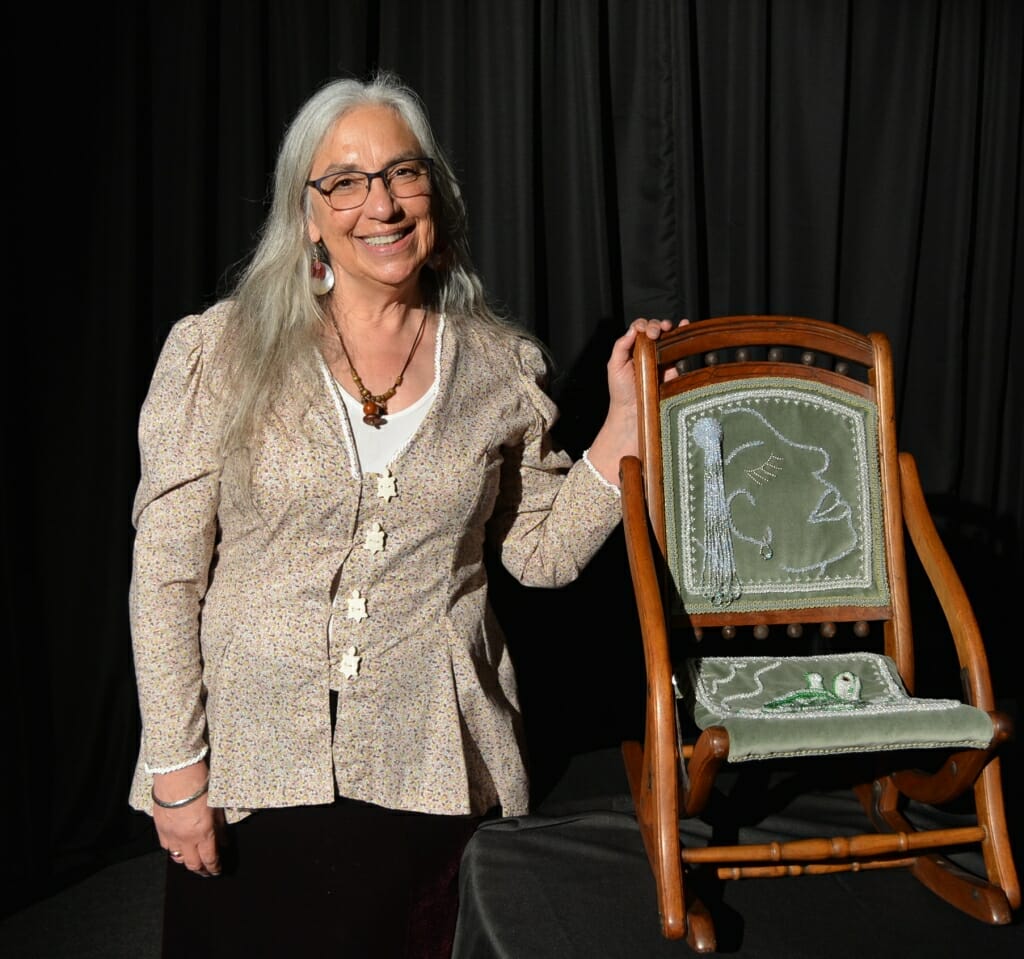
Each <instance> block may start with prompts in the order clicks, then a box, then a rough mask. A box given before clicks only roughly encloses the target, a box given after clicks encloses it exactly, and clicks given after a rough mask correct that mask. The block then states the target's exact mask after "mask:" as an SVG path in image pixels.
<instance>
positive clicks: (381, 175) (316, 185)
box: [306, 157, 434, 213]
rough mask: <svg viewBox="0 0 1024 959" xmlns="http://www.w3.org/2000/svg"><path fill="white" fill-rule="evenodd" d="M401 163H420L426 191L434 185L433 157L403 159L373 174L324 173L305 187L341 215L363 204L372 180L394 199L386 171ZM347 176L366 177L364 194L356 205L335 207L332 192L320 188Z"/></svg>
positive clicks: (356, 172)
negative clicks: (332, 201)
mask: <svg viewBox="0 0 1024 959" xmlns="http://www.w3.org/2000/svg"><path fill="white" fill-rule="evenodd" d="M403 163H422V164H424V165H425V166H426V168H427V169H426V176H427V188H428V190H429V189H430V188H431V187H432V186H433V184H434V158H433V157H404V158H403V159H401V160H394V161H393V162H391V163H389V164H388V165H387V166H386V167H381V169H379V170H377V171H376V172H375V173H370V172H369V171H367V170H335V171H334V172H333V173H325V174H324V175H323V176H318V177H317V178H316V179H315V180H307V181H306V186H311V187H313V189H314V190H316V192H317V193H319V194H320V196H322V197H323V198H324V202H325V203H326V204H327V205H328V206H329V207H330V208H331V209H332V210H334V211H336V212H338V213H341V212H343V211H344V210H355V209H357V208H358V207H361V206H362V205H363V204H364V203H365V202H366V198H367V197H368V196H369V195H370V189H371V187H372V186H373V181H374V180H380V181H382V182H383V184H384V189H385V190H387V191H388V195H389V196H392V197H394V196H395V194H394V193H392V192H391V181H390V180H389V179H388V176H387V175H388V171H389V170H393V169H394V168H395V167H397V166H401V165H402V164H403ZM346 174H349V175H356V174H357V175H359V176H364V177H366V193H365V194H364V196H363V198H362V199H361V200H360V201H359V202H358V203H353V204H352V206H345V207H336V206H335V205H334V204H333V203H331V194H332V193H333V192H334V191H333V190H325V189H324V188H323V186H322V184H323V182H324V180H330V179H331V178H332V177H339V176H345V175H346ZM427 195H428V194H426V193H410V194H409V196H408V197H398V199H409V197H414V196H427Z"/></svg>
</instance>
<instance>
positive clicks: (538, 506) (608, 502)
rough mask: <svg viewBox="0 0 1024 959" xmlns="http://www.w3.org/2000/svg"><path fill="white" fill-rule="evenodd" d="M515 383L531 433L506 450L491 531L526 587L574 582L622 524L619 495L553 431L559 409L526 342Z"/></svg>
mask: <svg viewBox="0 0 1024 959" xmlns="http://www.w3.org/2000/svg"><path fill="white" fill-rule="evenodd" d="M517 359H518V363H517V367H518V369H517V379H518V388H519V390H520V391H521V401H520V402H521V406H522V408H523V409H524V410H525V412H526V416H525V423H526V428H525V430H524V431H523V433H522V436H521V437H519V438H517V441H516V442H515V443H513V444H510V445H509V446H507V447H506V448H505V450H504V451H503V452H504V464H503V467H502V477H501V489H500V492H499V494H498V499H497V502H496V504H495V510H494V513H493V516H492V520H491V524H490V533H491V536H492V541H495V542H496V543H497V544H498V548H499V550H500V555H501V562H502V564H503V565H504V566H505V568H506V569H507V570H508V571H509V572H510V573H511V574H512V575H513V576H514V577H515V578H516V579H517V580H518V581H519V582H520V583H522V584H523V585H525V586H541V587H559V586H565V585H567V584H568V583H571V582H572V581H573V580H575V579H576V578H577V577H578V576H579V574H580V572H581V571H582V570H583V568H584V567H585V566H586V565H587V563H588V562H590V560H591V559H592V558H593V556H594V554H595V553H597V551H598V550H599V549H600V547H601V546H602V545H603V544H604V542H605V540H606V539H607V538H608V536H609V534H610V533H611V532H612V530H614V529H615V527H616V526H617V525H618V524H619V522H620V520H621V519H622V508H621V504H620V497H619V490H618V488H617V487H615V486H612V485H611V484H610V483H608V482H607V481H606V480H605V479H604V478H603V477H602V476H601V475H600V474H599V473H598V472H597V470H596V469H594V468H593V467H592V466H591V465H590V463H589V461H588V460H587V459H586V455H585V454H584V456H583V457H581V458H580V459H579V460H577V461H576V462H575V463H574V462H573V461H572V459H571V457H570V456H569V454H568V453H566V452H565V451H564V450H562V449H561V448H559V447H558V446H557V445H556V444H555V442H554V440H553V437H552V434H551V430H552V427H553V426H554V424H555V422H556V421H557V419H558V409H557V407H556V406H555V404H554V402H553V401H552V400H551V398H550V397H549V396H548V394H547V393H546V392H545V389H544V384H545V382H546V376H547V370H546V366H545V364H544V359H543V356H542V354H541V352H540V350H539V349H538V348H537V347H536V346H535V345H533V344H532V343H527V342H524V343H523V344H522V345H521V346H520V347H519V350H518V358H517Z"/></svg>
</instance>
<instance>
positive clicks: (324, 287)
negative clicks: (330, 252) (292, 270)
mask: <svg viewBox="0 0 1024 959" xmlns="http://www.w3.org/2000/svg"><path fill="white" fill-rule="evenodd" d="M309 285H310V287H311V289H312V290H313V294H314V296H326V295H327V294H328V293H330V292H331V290H333V289H334V271H333V270H332V269H331V267H330V265H329V264H328V263H326V262H325V261H324V259H323V254H322V253H321V250H320V244H319V243H317V244H316V245H314V247H313V261H312V263H310V264H309Z"/></svg>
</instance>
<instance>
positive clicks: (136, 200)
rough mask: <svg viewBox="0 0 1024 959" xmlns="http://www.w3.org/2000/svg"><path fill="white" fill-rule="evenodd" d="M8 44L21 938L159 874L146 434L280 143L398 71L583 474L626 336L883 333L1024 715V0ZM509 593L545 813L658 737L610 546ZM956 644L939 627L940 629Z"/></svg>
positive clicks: (1006, 702)
mask: <svg viewBox="0 0 1024 959" xmlns="http://www.w3.org/2000/svg"><path fill="white" fill-rule="evenodd" d="M6 19H7V29H6V30H5V31H4V32H5V34H6V36H5V44H6V45H7V46H8V48H9V49H8V51H7V52H8V57H7V58H6V62H7V63H8V65H9V67H10V66H12V65H17V66H14V67H13V74H12V79H13V83H12V92H13V96H9V99H8V102H9V104H12V106H13V115H14V121H15V122H14V126H13V134H14V135H13V136H10V135H9V137H8V140H7V143H8V152H9V153H10V154H13V158H14V161H15V172H14V174H13V175H12V176H10V178H9V179H8V182H7V190H8V198H9V199H8V208H9V209H10V208H13V209H14V210H16V211H18V213H20V214H21V216H20V217H18V216H15V217H14V218H13V219H8V223H9V224H10V225H12V226H13V227H14V230H13V232H14V234H15V235H14V236H11V237H10V238H9V239H10V241H11V247H12V254H11V255H12V257H13V260H12V262H11V273H10V278H11V279H13V281H14V282H13V286H14V290H15V297H14V299H13V306H14V308H13V309H11V310H9V311H8V312H7V316H6V323H5V327H6V332H7V336H6V337H5V351H4V352H5V356H6V357H7V364H6V367H7V369H6V376H5V377H4V380H5V386H6V391H7V397H6V402H5V403H4V404H3V405H4V415H5V429H4V450H5V463H6V466H5V468H4V470H3V522H4V529H3V537H2V539H3V544H4V570H3V572H4V576H3V584H4V585H3V588H4V601H5V617H4V618H5V621H6V628H7V632H8V639H7V647H8V651H7V655H6V657H5V668H4V680H5V682H4V687H5V695H4V697H3V702H4V704H5V707H6V711H7V715H6V716H5V717H4V722H5V725H4V729H5V732H6V736H5V740H6V745H7V746H8V747H10V745H11V744H12V743H13V750H11V749H10V748H8V749H6V750H5V753H6V756H5V763H4V766H5V767H6V775H5V776H4V780H5V785H4V786H3V788H2V790H0V792H2V794H3V796H4V800H5V807H6V808H5V812H6V816H5V821H6V826H7V829H6V830H5V833H6V835H5V838H4V841H3V846H4V855H3V861H4V870H5V883H6V884H7V887H8V888H7V889H6V890H5V892H4V895H3V903H2V905H3V910H4V912H9V911H12V910H14V909H17V908H19V907H21V906H23V905H25V904H27V903H29V902H31V901H32V900H34V899H37V898H39V897H41V896H44V895H46V894H48V893H50V892H53V891H55V890H57V889H59V888H61V887H62V886H64V885H66V884H67V883H69V882H71V881H73V880H75V879H78V878H81V877H82V876H84V875H87V874H88V873H90V872H91V871H93V870H95V869H97V868H99V867H100V866H102V865H105V864H106V863H109V862H111V861H112V860H116V859H118V858H123V857H125V856H127V855H131V854H134V853H136V852H139V851H143V850H147V849H149V848H155V847H153V846H152V845H151V844H152V834H151V830H150V824H149V820H148V817H145V816H141V815H139V814H136V813H133V812H131V811H130V810H129V808H128V806H127V798H126V797H127V792H128V784H129V779H130V775H131V770H132V766H133V763H134V759H135V752H136V749H137V744H138V734H139V721H138V713H137V707H136V703H135V689H134V680H133V672H132V662H131V648H130V637H129V632H128V619H127V589H128V580H129V576H130V567H131V542H132V529H131V526H130V521H129V516H130V509H131V502H132V497H133V494H134V489H135V484H136V482H137V479H138V459H137V447H136V435H135V428H136V420H137V416H138V411H139V407H140V404H141V402H142V399H143V396H144V394H145V391H146V388H147V385H148V380H149V376H150V374H151V371H152V368H153V365H154V363H155V360H156V357H157V353H158V351H159V349H160V346H161V344H162V342H163V339H164V337H165V336H166V334H167V332H168V330H169V328H170V326H171V324H172V323H173V322H174V321H175V320H176V319H178V318H179V317H180V316H182V315H184V314H186V313H189V312H197V311H199V310H201V309H203V308H204V307H205V306H207V305H208V304H210V303H211V302H212V301H213V300H214V299H215V298H216V297H217V296H218V294H220V293H221V292H223V291H224V290H225V289H226V283H227V281H228V279H229V278H230V276H231V274H232V270H233V269H234V268H235V267H236V266H237V265H238V264H239V263H241V262H242V261H243V260H244V258H245V256H246V254H247V252H248V251H249V250H250V249H251V247H252V244H253V242H254V238H255V236H256V233H257V230H258V228H259V224H260V222H261V220H262V218H263V215H264V211H265V209H266V200H267V191H268V186H269V177H270V172H271V169H272V166H273V163H274V159H275V154H276V149H277V145H278V142H279V140H280V137H281V135H282V133H283V131H284V128H285V125H286V123H287V121H288V120H289V118H290V117H291V115H292V114H293V113H294V111H295V110H296V109H297V108H298V106H299V105H300V103H301V102H302V101H303V100H304V99H305V98H306V97H307V96H309V95H310V94H311V93H312V92H313V91H314V90H315V89H316V88H317V87H318V86H319V85H320V84H321V83H322V82H324V81H326V80H328V79H331V78H334V77H337V76H341V75H350V74H351V75H359V76H362V75H365V74H366V73H367V72H368V71H369V70H370V69H372V68H374V67H377V66H381V67H387V68H391V69H394V70H395V71H397V72H398V73H400V74H401V75H402V76H403V77H404V78H405V79H406V80H408V81H409V82H410V83H411V84H412V85H413V86H414V87H415V88H416V89H418V90H419V91H420V92H421V94H422V96H423V97H424V99H425V101H426V103H427V105H428V108H429V112H430V115H431V117H432V120H433V122H434V124H435V126H436V129H437V131H438V132H439V134H440V138H441V140H442V142H443V143H445V144H446V146H447V148H448V150H449V152H450V155H451V157H452V159H453V162H454V165H455V168H456V170H457V171H458V173H459V174H460V176H461V178H462V182H463V185H464V190H465V194H466V199H467V204H468V208H469V212H470V222H471V228H472V234H473V240H474V251H475V256H476V260H477V263H478V265H479V267H480V269H481V272H482V273H483V275H484V277H485V278H486V281H487V283H488V286H489V289H490V292H491V294H492V295H493V297H494V299H495V300H496V301H497V302H498V303H501V304H504V305H505V306H506V307H507V308H508V310H509V311H510V312H512V313H514V314H515V315H517V316H518V317H519V318H520V319H521V320H522V321H523V322H524V323H526V324H527V325H528V326H530V327H531V328H533V329H534V330H536V331H537V332H538V333H539V334H540V335H541V336H542V338H543V339H544V340H545V341H546V342H547V343H548V344H549V345H550V347H551V349H552V352H553V355H554V357H555V359H556V361H557V364H558V365H557V369H556V375H555V378H554V381H553V391H554V393H555V395H556V398H557V399H558V400H559V402H560V404H561V406H562V409H563V418H562V420H561V423H560V431H561V434H560V435H561V438H562V440H563V442H564V443H565V445H566V446H567V447H568V448H569V449H570V451H572V452H574V453H579V452H581V451H582V449H584V448H585V447H586V445H587V443H588V441H589V439H590V437H591V436H592V435H593V432H594V430H595V429H596V428H597V426H598V425H599V422H600V419H601V417H602V413H603V408H604V405H605V402H606V387H605V380H604V363H605V360H606V358H607V355H608V351H609V349H610V347H611V343H612V341H613V340H614V339H615V337H616V336H617V335H618V334H619V333H620V331H621V330H622V329H623V327H624V325H625V324H626V323H627V322H628V321H629V320H630V319H631V318H633V317H634V316H639V315H646V316H668V317H673V318H678V317H682V316H688V317H690V318H691V319H692V320H700V319H701V318H704V317H708V316H712V315H715V314H723V313H739V312H778V313H789V314H803V315H812V316H817V317H821V318H824V319H827V320H832V321H836V322H839V323H843V324H845V325H848V326H851V327H853V328H855V329H858V330H862V331H867V330H882V331H884V332H886V333H887V334H888V335H889V336H890V337H891V339H892V343H893V348H894V353H895V359H896V364H897V381H898V382H897V385H898V399H899V405H900V428H901V431H902V444H903V446H904V448H906V449H909V450H911V451H913V452H914V453H915V454H916V455H917V457H918V463H919V467H920V470H921V474H922V477H923V482H924V485H925V489H926V492H927V493H928V494H929V497H930V501H931V503H932V506H933V508H934V510H935V512H936V515H937V518H938V520H939V522H940V527H941V530H942V533H943V536H944V538H945V540H946V542H947V545H948V546H949V548H950V550H951V551H952V553H953V555H954V558H955V559H956V560H957V562H958V563H959V566H960V569H961V571H962V573H963V575H964V578H965V581H966V585H967V588H968V591H969V593H970V595H971V597H972V599H973V600H974V602H975V604H976V607H977V610H976V611H977V613H978V618H979V620H980V622H981V625H982V628H983V630H984V631H985V632H986V634H987V640H988V645H989V650H990V655H991V657H992V662H993V667H994V671H995V677H994V678H995V683H996V692H997V696H998V697H999V698H1000V704H1001V705H1002V706H1003V707H1004V708H1006V709H1008V710H1009V711H1011V712H1012V713H1015V714H1016V712H1017V704H1018V702H1019V697H1020V695H1021V684H1020V679H1019V675H1020V673H1019V667H1018V666H1017V662H1018V658H1019V654H1018V653H1017V651H1016V649H1015V647H1017V648H1019V644H1020V628H1019V626H1018V625H1017V622H1018V618H1017V617H1016V616H1015V615H1014V614H1015V613H1016V612H1017V611H1018V610H1019V607H1020V600H1019V597H1020V592H1021V589H1022V586H1021V573H1022V567H1024V562H1022V556H1024V550H1022V546H1021V522H1022V519H1024V470H1022V452H1021V447H1022V438H1024V430H1022V427H1021V414H1022V412H1024V388H1022V378H1021V373H1020V366H1021V360H1022V359H1024V350H1022V339H1024V323H1022V318H1024V315H1022V301H1024V289H1022V282H1024V272H1022V269H1021V266H1022V263H1021V257H1022V248H1024V245H1022V236H1021V233H1022V227H1021V203H1022V107H1021V103H1022V96H1021V94H1022V83H1024V80H1022V63H1024V4H1022V3H1021V2H1020V0H897V2H893V0H508V2H504V3H500V4H498V3H495V4H492V3H484V2H479V3H474V2H470V0H429V2H419V3H413V2H402V0H350V2H343V0H335V2H329V0H320V2H299V0H289V2H284V0H280V2H279V0H263V2H253V0H234V2H212V0H210V2H186V0H179V2H175V3H159V2H135V3H122V4H106V5H91V6H89V7H87V8H83V7H80V6H75V7H72V8H70V9H69V10H68V11H66V12H60V11H58V9H57V8H54V7H39V8H22V9H21V11H20V12H19V13H16V14H8V15H7V17H6ZM12 334H13V335H12ZM912 574H913V575H914V576H915V577H916V578H917V579H918V580H919V577H920V571H916V570H912ZM494 599H495V604H496V606H497V607H498V610H499V612H500V613H501V614H502V615H503V617H504V621H505V624H506V628H507V630H508V633H509V638H510V643H511V645H512V648H513V653H514V655H515V658H516V660H517V664H518V667H519V674H520V681H521V685H522V693H523V701H524V709H525V721H526V728H527V732H528V737H529V742H530V748H531V754H532V760H533V764H534V772H535V784H536V788H537V790H538V791H542V790H543V789H544V788H546V786H547V785H548V784H549V783H550V782H551V781H552V780H553V779H554V778H555V777H556V776H557V775H558V773H559V771H560V770H561V768H562V767H563V765H564V763H565V761H566V759H567V757H568V756H570V755H572V754H573V753H577V752H580V751H583V750H588V749H591V748H599V747H605V746H608V745H614V744H616V743H618V742H619V741H620V740H621V739H623V738H625V737H627V736H634V735H636V734H637V733H638V732H639V727H640V725H641V719H642V698H643V675H642V659H641V652H640V648H639V640H638V633H637V628H636V621H635V614H634V612H633V606H632V596H631V591H630V587H629V585H628V570H627V566H626V562H625V553H624V548H623V543H622V541H621V538H620V536H619V535H618V534H616V535H613V536H612V538H611V539H610V540H609V542H608V544H607V546H606V547H605V548H604V549H603V550H602V551H601V553H600V554H599V555H598V557H597V558H596V559H595V561H594V563H593V564H592V566H591V567H589V568H588V569H587V570H586V571H585V572H584V574H583V576H582V578H581V579H580V581H579V582H578V583H576V584H574V585H573V586H571V587H569V588H567V589H564V590H559V591H556V592H550V593H545V592H535V591H528V590H524V589H521V588H520V587H518V586H515V585H514V584H512V583H510V582H509V581H508V580H507V578H505V577H504V575H503V574H502V573H501V571H500V570H495V578H494ZM937 617H938V611H937V610H936V609H934V608H932V607H930V606H929V605H927V604H926V605H925V607H924V609H923V611H922V612H919V613H918V616H917V619H916V627H917V629H918V631H919V632H921V631H923V630H925V629H928V628H930V626H931V625H932V624H934V623H937V622H938V619H937ZM567 622H568V624H569V625H568V627H567V626H566V623H567ZM921 668H922V669H923V672H924V674H925V676H927V672H928V669H927V664H925V666H924V667H921ZM1018 762H1019V761H1017V760H1016V757H1015V756H1011V761H1010V762H1008V763H1007V765H1006V767H1005V769H1006V774H1007V777H1008V779H1009V783H1010V787H1011V789H1013V790H1016V789H1017V786H1016V784H1017V783H1018V782H1019V781H1020V773H1019V771H1018V769H1017V763H1018ZM1015 802H1016V804H1017V805H1019V804H1020V802H1019V798H1015V797H1014V796H1011V800H1010V805H1011V809H1012V808H1014V803H1015ZM1017 842H1018V846H1019V845H1020V843H1021V842H1024V836H1022V835H1019V834H1018V836H1017Z"/></svg>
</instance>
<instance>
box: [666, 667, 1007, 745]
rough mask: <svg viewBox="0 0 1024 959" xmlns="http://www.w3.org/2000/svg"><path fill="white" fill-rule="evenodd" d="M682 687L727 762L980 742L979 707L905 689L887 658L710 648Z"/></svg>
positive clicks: (986, 727) (983, 732) (988, 727)
mask: <svg viewBox="0 0 1024 959" xmlns="http://www.w3.org/2000/svg"><path fill="white" fill-rule="evenodd" d="M686 679H687V682H686V684H685V688H684V689H683V690H682V691H681V693H680V695H681V697H682V699H683V700H684V702H685V704H686V706H687V708H688V709H689V710H690V712H691V714H692V717H693V719H694V721H695V722H696V724H697V725H698V726H699V727H700V728H701V729H704V728H706V727H708V726H724V727H725V728H726V730H728V732H729V761H730V762H742V761H744V760H751V759H767V758H771V757H783V756H792V757H795V756H815V755H828V754H832V753H850V752H869V751H877V750H896V749H919V748H930V747H979V748H983V747H985V746H987V745H988V744H989V742H990V740H991V738H992V721H991V720H990V718H989V716H988V714H987V713H985V712H984V711H983V710H980V709H977V708H975V707H974V706H968V705H966V704H965V703H961V702H959V701H957V700H952V699H926V698H919V697H912V696H908V695H907V692H906V690H905V689H904V687H903V684H902V682H901V681H900V678H899V675H898V673H897V671H896V665H895V663H893V661H892V660H891V659H889V658H888V657H886V656H881V655H878V654H875V653H841V654H834V655H820V656H796V657H784V658H780V657H771V656H717V657H704V658H700V659H693V660H690V661H688V662H687V664H686Z"/></svg>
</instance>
